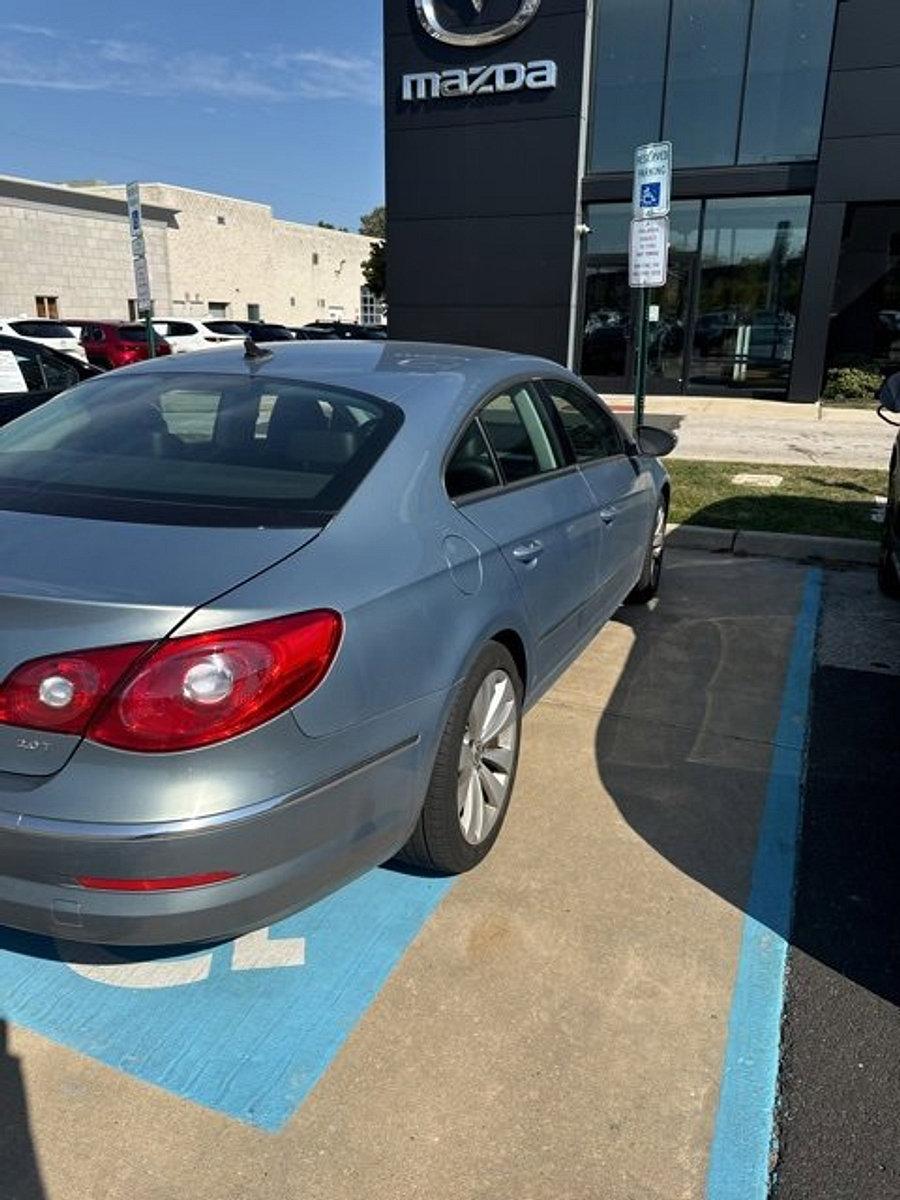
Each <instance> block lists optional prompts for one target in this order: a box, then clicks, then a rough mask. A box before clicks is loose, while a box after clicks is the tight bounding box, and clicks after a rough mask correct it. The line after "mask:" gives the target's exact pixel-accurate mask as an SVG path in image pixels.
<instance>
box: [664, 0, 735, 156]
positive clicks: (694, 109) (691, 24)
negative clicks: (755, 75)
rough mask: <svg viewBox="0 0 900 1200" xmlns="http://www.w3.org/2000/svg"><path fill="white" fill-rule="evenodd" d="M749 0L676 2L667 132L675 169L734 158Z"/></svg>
mask: <svg viewBox="0 0 900 1200" xmlns="http://www.w3.org/2000/svg"><path fill="white" fill-rule="evenodd" d="M749 20H750V0H672V32H671V42H670V49H669V74H668V82H667V85H666V104H665V119H664V122H663V130H664V136H665V137H666V138H668V139H669V140H670V141H671V142H673V143H674V147H675V164H676V166H677V167H715V166H724V165H728V164H731V163H733V162H734V160H735V155H736V153H737V144H738V122H739V120H740V111H741V89H742V86H743V80H744V67H745V63H746V56H747V31H748V27H749Z"/></svg>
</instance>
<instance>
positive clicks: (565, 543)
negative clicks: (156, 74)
mask: <svg viewBox="0 0 900 1200" xmlns="http://www.w3.org/2000/svg"><path fill="white" fill-rule="evenodd" d="M639 442H640V444H636V443H634V442H632V441H631V440H630V439H629V438H628V437H627V436H626V435H625V434H624V432H623V430H622V429H621V427H620V426H619V424H618V423H617V422H616V420H615V419H614V418H613V417H612V416H611V414H610V413H609V412H608V410H607V409H606V408H605V407H604V406H603V404H602V403H600V402H599V401H598V399H597V397H596V396H595V395H594V394H593V393H592V392H591V391H589V390H588V389H587V388H586V387H585V386H584V385H583V384H582V383H581V382H580V381H579V380H578V379H577V378H576V377H575V376H574V375H571V374H570V373H569V372H567V371H565V370H563V369H562V368H560V367H559V366H556V365H554V364H553V363H551V362H546V361H544V360H542V359H537V358H528V357H523V356H517V355H512V354H503V353H498V352H492V351H485V350H474V349H468V348H462V347H448V346H429V345H418V344H412V343H410V344H404V343H397V342H388V343H381V344H379V343H373V342H343V343H334V342H317V343H305V344H302V345H300V344H293V345H292V344H289V343H284V344H281V343H279V344H278V345H276V346H272V347H271V348H269V349H260V348H259V347H253V346H248V347H247V348H246V350H245V348H244V347H243V346H236V347H233V348H232V347H229V348H223V349H221V350H220V349H214V350H210V351H205V352H203V353H201V354H196V355H185V356H181V357H178V358H172V359H162V360H158V361H156V362H152V363H142V364H140V365H139V366H135V367H133V368H128V369H125V370H122V371H116V372H115V373H114V374H109V375H106V376H103V377H100V378H97V379H95V380H91V381H89V382H86V383H83V384H81V385H80V386H77V387H75V388H73V389H71V390H70V391H68V392H65V393H63V394H62V395H61V396H59V397H58V398H57V399H55V400H53V401H51V402H50V403H48V404H47V405H45V406H43V407H41V408H39V409H37V410H36V411H34V412H32V413H29V414H27V415H26V416H24V417H21V418H20V419H18V420H16V421H14V422H12V423H11V424H9V425H7V426H6V427H4V428H3V429H2V430H0V545H2V551H3V552H2V560H0V681H2V682H0V923H2V924H7V925H10V926H14V927H17V928H19V929H24V930H30V931H34V932H38V933H42V934H50V935H52V936H54V937H58V938H69V939H75V940H79V941H89V942H99V943H113V944H115V943H121V944H136V945H150V944H167V943H179V942H188V941H203V940H211V939H214V938H219V937H225V936H230V935H234V934H238V933H242V932H245V931H247V930H249V929H252V928H254V927H257V926H260V925H263V924H266V923H269V922H271V921H273V920H275V919H277V918H278V917H279V916H282V915H284V914H286V913H288V912H290V911H292V910H294V909H297V908H299V907H300V906H302V905H304V904H308V903H310V902H311V901H313V900H314V899H316V898H317V897H319V896H321V895H323V894H324V893H326V892H328V891H330V890H331V889H333V888H335V887H336V886H338V885H339V884H341V883H343V882H345V881H347V880H349V879H350V878H352V877H353V876H355V875H358V874H360V873H361V872H363V871H364V870H366V869H367V868H370V867H372V866H374V865H376V864H378V863H382V862H384V861H385V860H387V859H389V858H390V857H391V856H393V855H397V854H398V853H399V855H400V856H401V858H402V859H404V860H405V861H406V862H407V863H410V864H415V865H417V866H419V867H422V868H426V869H431V870H436V871H440V872H460V871H465V870H468V869H469V868H470V867H473V866H474V865H475V864H476V863H478V862H479V861H480V860H481V859H482V858H484V856H485V855H486V854H487V852H488V851H489V849H490V847H491V846H492V844H493V842H494V841H495V839H496V837H497V835H498V833H499V831H500V827H501V825H502V823H503V819H504V816H505V813H506V810H507V807H508V804H509V799H510V793H511V792H512V789H513V784H514V780H515V775H516V762H517V758H518V751H519V740H520V731H521V722H522V712H523V709H525V708H526V707H527V706H528V705H529V704H531V703H533V702H534V701H535V700H536V699H537V698H538V697H539V696H540V695H541V693H542V692H544V691H545V690H546V688H547V687H548V686H549V685H550V684H551V683H552V682H553V680H554V679H555V678H556V677H557V676H558V675H559V674H560V673H561V671H562V670H563V669H564V668H565V667H566V665H567V664H568V663H569V662H571V661H572V659H573V658H574V657H575V656H576V655H577V654H578V652H579V650H580V649H581V648H582V647H583V646H584V645H585V644H586V642H588V641H589V640H590V638H592V637H593V635H594V634H595V633H596V631H597V630H598V628H599V627H600V626H601V625H602V624H603V622H604V621H606V620H607V618H608V617H609V616H610V614H611V613H612V612H613V611H614V610H615V609H616V608H617V606H618V605H620V604H621V603H622V601H623V600H625V599H626V597H629V596H630V597H632V598H634V599H638V600H646V599H648V598H649V597H650V596H652V595H653V593H654V592H655V590H656V588H657V585H658V582H659V573H660V568H661V564H662V552H663V537H664V531H665V525H666V512H667V506H668V500H669V483H668V479H667V476H666V474H665V472H664V471H663V469H662V468H661V466H660V465H659V463H658V461H657V457H658V455H660V454H662V453H666V452H668V450H670V449H671V448H672V446H673V445H674V438H673V436H672V435H670V434H667V433H665V432H664V431H661V430H654V429H652V428H650V427H646V428H644V429H642V430H641V431H639Z"/></svg>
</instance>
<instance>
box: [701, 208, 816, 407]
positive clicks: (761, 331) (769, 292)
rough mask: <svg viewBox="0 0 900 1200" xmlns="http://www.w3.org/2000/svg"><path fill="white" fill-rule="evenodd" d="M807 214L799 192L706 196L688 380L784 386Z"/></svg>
mask: <svg viewBox="0 0 900 1200" xmlns="http://www.w3.org/2000/svg"><path fill="white" fill-rule="evenodd" d="M808 216H809V199H808V197H805V196H803V197H801V196H798V197H786V198H784V199H780V198H770V197H760V198H757V199H746V200H710V201H709V202H708V203H707V206H706V218H705V223H704V231H703V248H702V262H701V273H700V288H699V300H698V309H697V317H696V321H695V323H694V329H693V346H692V355H691V375H690V378H691V382H692V383H697V384H703V385H706V386H718V387H732V388H733V387H738V388H765V389H777V390H781V391H783V390H784V389H785V388H786V387H787V382H788V375H789V373H790V365H791V360H792V358H793V353H794V327H795V324H796V317H797V309H798V303H799V298H800V284H801V277H802V270H803V252H804V249H805V246H806V226H807V221H808Z"/></svg>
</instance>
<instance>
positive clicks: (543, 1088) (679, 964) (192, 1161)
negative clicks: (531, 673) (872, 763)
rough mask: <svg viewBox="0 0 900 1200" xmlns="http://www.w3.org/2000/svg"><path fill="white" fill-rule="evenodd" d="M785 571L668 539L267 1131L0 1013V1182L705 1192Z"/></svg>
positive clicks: (568, 1196)
mask: <svg viewBox="0 0 900 1200" xmlns="http://www.w3.org/2000/svg"><path fill="white" fill-rule="evenodd" d="M806 576H807V572H806V571H805V569H803V568H801V567H798V566H796V565H795V564H792V563H785V562H777V561H774V560H754V559H739V558H734V557H730V556H723V557H717V556H711V555H709V554H703V553H699V554H694V553H688V552H678V551H675V552H672V553H671V554H670V555H669V556H668V558H667V569H666V574H665V577H664V581H663V588H662V592H661V595H660V598H659V601H658V602H657V603H655V604H654V606H653V607H651V608H649V609H646V610H635V609H623V610H621V611H620V613H619V614H618V615H617V617H616V619H615V620H614V621H613V622H611V623H610V625H609V626H608V627H607V628H606V629H605V630H604V632H603V633H602V634H601V636H600V637H599V638H598V639H597V640H596V641H595V642H594V643H593V644H592V645H591V647H589V649H588V650H587V651H586V652H585V653H584V654H583V655H582V657H581V658H580V659H579V660H578V661H577V662H576V663H575V664H574V665H573V667H572V668H571V669H570V670H569V671H568V672H567V674H566V675H565V676H564V677H563V678H562V679H561V680H560V681H559V683H558V684H557V685H556V687H555V688H554V689H553V690H552V691H551V692H550V693H549V695H548V696H547V697H546V698H545V699H544V700H543V701H542V702H541V703H540V704H539V705H538V706H537V708H536V709H535V710H534V711H533V712H532V713H531V714H530V715H529V717H528V718H527V720H526V724H525V738H524V745H523V755H522V761H521V766H520V775H519V781H518V785H517V789H516V794H515V797H514V799H513V803H512V807H511V810H510V814H509V820H508V822H507V824H506V827H505V828H504V830H503V835H502V837H501V838H500V840H499V842H498V844H497V847H496V849H495V851H494V852H493V854H492V855H491V857H490V859H489V860H488V861H487V862H486V863H485V864H484V865H483V867H481V868H480V869H479V870H477V871H475V872H473V873H472V874H471V875H468V876H466V877H464V878H462V879H461V880H460V881H459V882H458V883H457V884H456V885H455V886H454V887H453V888H452V890H451V891H450V892H449V894H448V896H447V897H446V898H445V899H444V900H443V902H442V904H441V905H440V907H439V908H438V909H437V911H436V913H435V914H434V915H433V917H432V918H431V920H430V921H429V922H428V924H427V925H426V926H425V927H424V928H423V929H422V931H421V933H420V934H419V936H418V938H417V939H416V941H415V942H414V943H413V944H412V946H411V947H410V949H409V951H408V953H407V954H406V956H405V958H404V959H403V960H402V962H401V963H400V964H399V966H398V967H397V969H396V970H395V971H394V974H393V975H392V976H391V978H390V979H389V981H388V983H387V985H386V986H385V987H384V989H383V990H382V992H381V993H380V995H379V996H378V998H377V999H376V1000H375V1002H374V1003H373V1004H372V1006H371V1008H370V1009H369V1010H368V1012H367V1013H366V1015H365V1017H364V1018H363V1019H362V1021H361V1023H360V1024H359V1025H358V1026H357V1028H356V1029H355V1031H354V1032H353V1033H352V1034H351V1035H350V1037H349V1038H348V1039H347V1041H346V1042H345V1044H344V1046H343V1049H342V1050H341V1051H340V1053H339V1054H338V1056H337V1058H336V1059H335V1060H334V1062H333V1063H332V1065H331V1067H330V1069H329V1070H328V1072H327V1073H326V1075H325V1076H324V1077H323V1078H322V1079H321V1081H320V1082H319V1084H318V1086H317V1087H316V1089H315V1091H314V1092H313V1093H312V1095H311V1096H310V1097H309V1099H308V1100H307V1102H306V1103H305V1104H304V1105H303V1107H302V1108H300V1110H299V1111H297V1112H296V1114H295V1115H294V1117H293V1119H291V1120H290V1121H289V1122H288V1124H287V1125H286V1126H285V1127H284V1128H283V1129H282V1130H281V1131H280V1132H279V1133H277V1134H271V1133H266V1132H264V1131H262V1130H260V1129H257V1128H253V1127H251V1126H248V1125H243V1124H240V1123H238V1122H235V1121H233V1120H230V1119H229V1118H228V1117H226V1116H224V1115H222V1114H221V1113H216V1112H212V1111H209V1110H207V1109H203V1108H200V1107H198V1106H196V1105H194V1104H192V1103H190V1102H188V1101H186V1100H183V1099H179V1098H178V1097H177V1096H174V1095H172V1094H170V1093H168V1092H166V1091H164V1090H163V1089H162V1088H161V1087H156V1086H151V1085H149V1084H147V1083H143V1082H140V1081H139V1080H137V1079H135V1078H133V1077H131V1076H130V1075H126V1074H121V1073H118V1072H116V1071H114V1070H112V1069H111V1068H109V1067H106V1066H103V1065H101V1064H100V1063H98V1062H96V1061H94V1060H93V1059H92V1058H89V1057H85V1056H83V1055H81V1054H78V1053H75V1052H74V1051H72V1050H70V1049H67V1048H64V1047H62V1046H59V1045H54V1044H53V1043H51V1042H50V1041H48V1040H46V1039H44V1038H42V1037H40V1036H39V1035H37V1034H35V1033H33V1032H31V1031H30V1030H27V1029H24V1028H22V1027H21V1026H15V1027H11V1028H10V1031H9V1050H8V1052H9V1055H10V1064H11V1067H10V1071H11V1070H12V1065H14V1067H15V1072H16V1078H17V1084H16V1088H15V1089H13V1088H10V1089H9V1090H8V1091H7V1092H6V1093H4V1095H3V1096H2V1097H0V1105H2V1107H0V1129H2V1130H3V1131H4V1138H3V1139H0V1195H3V1197H4V1200H6V1198H7V1196H9V1195H10V1193H9V1192H8V1191H6V1192H5V1191H4V1190H3V1187H4V1185H5V1184H6V1183H8V1182H9V1181H16V1182H17V1181H20V1180H21V1181H30V1182H25V1184H24V1187H25V1188H27V1190H20V1191H19V1192H18V1194H17V1192H16V1190H15V1189H13V1191H12V1196H18V1198H20V1200H38V1198H39V1197H40V1198H41V1200H126V1198H127V1200H160V1198H162V1197H181V1196H185V1195H190V1196H191V1197H193V1198H194V1200H358V1198H359V1197H366V1198H367V1200H420V1198H421V1197H425V1196H435V1197H439V1198H440V1200H510V1198H512V1197H515V1198H516V1200H560V1198H564V1200H636V1198H640V1200H701V1197H702V1196H703V1195H704V1180H705V1175H706V1167H707V1160H708V1151H709V1145H710V1140H711V1136H712V1132H713V1126H714V1121H715V1113H716V1105H717V1097H718V1091H719V1083H720V1077H721V1070H722V1059H723V1051H724V1046H725V1039H726V1028H727V1024H728V1018H729V1011H730V1004H731V995H732V984H733V978H734V974H735V967H736V961H737V954H738V949H739V945H740V938H741V927H742V919H743V911H742V910H743V906H744V905H745V904H746V902H747V896H748V892H749V883H750V878H751V870H752V864H753V859H754V854H755V848H756V841H757V830H758V822H759V816H760V813H761V810H762V806H763V804H764V800H765V796H766V792H767V788H768V784H769V771H770V764H771V758H772V749H773V739H774V736H775V731H776V728H777V724H778V718H779V711H780V706H781V699H782V689H783V686H784V679H785V672H786V664H787V661H788V656H789V653H790V647H791V642H792V637H793V632H794V627H795V618H796V615H797V612H798V608H799V603H800V597H801V593H802V590H803V587H804V582H805V580H806ZM759 919H764V918H763V917H762V916H760V918H759ZM365 939H366V931H365V930H363V931H362V932H361V935H360V940H361V943H362V948H361V952H360V964H359V969H360V970H361V971H364V970H365V969H366V961H365V953H364V951H365ZM330 952H331V953H333V952H334V947H332V948H331V951H329V946H328V944H327V943H324V944H322V943H315V942H314V941H313V942H312V943H311V945H310V951H309V959H308V962H307V965H306V966H305V967H304V968H303V969H304V970H307V971H315V970H316V969H317V968H316V962H317V961H321V960H322V959H323V958H325V957H327V956H328V955H329V953H330ZM60 969H61V970H63V971H64V970H65V968H64V966H62V965H61V966H60ZM97 986H98V987H101V986H102V985H99V984H98V985H97ZM211 986H213V985H211ZM48 1002H49V1001H48ZM0 1015H2V1009H0ZM245 1019H249V1018H245ZM297 1026H298V1032H297V1034H296V1036H297V1037H300V1036H301V1034H300V1032H299V1031H300V1029H302V1027H303V1022H302V1014H298V1023H297ZM232 1032H233V1031H232V1030H230V1029H228V1028H222V1029H220V1030H219V1031H218V1036H219V1037H221V1039H223V1041H227V1040H228V1039H229V1038H230V1037H231V1036H232ZM134 1040H135V1054H140V1052H141V1050H142V1047H141V1045H140V1030H137V1029H136V1030H135V1032H134ZM15 1096H18V1098H19V1099H18V1101H15V1100H14V1099H13V1097H15ZM16 1103H18V1104H19V1105H20V1106H21V1109H22V1111H21V1112H18V1113H17V1112H16V1111H14V1108H13V1107H11V1105H15V1104H16ZM29 1162H30V1163H31V1166H29Z"/></svg>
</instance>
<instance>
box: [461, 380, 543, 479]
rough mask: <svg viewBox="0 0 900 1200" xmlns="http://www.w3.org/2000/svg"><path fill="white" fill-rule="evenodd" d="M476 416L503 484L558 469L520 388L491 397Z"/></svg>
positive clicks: (527, 393)
mask: <svg viewBox="0 0 900 1200" xmlns="http://www.w3.org/2000/svg"><path fill="white" fill-rule="evenodd" d="M479 415H480V419H481V425H482V428H483V429H484V432H485V434H486V435H487V439H488V441H489V442H490V444H491V449H492V450H493V451H494V454H495V456H496V458H497V462H498V463H499V464H500V470H501V471H502V472H503V479H504V481H505V482H506V483H517V482H518V481H519V480H521V479H529V478H531V477H532V476H534V475H541V474H543V473H544V472H545V471H555V470H556V469H557V468H558V467H559V466H560V462H559V460H558V458H557V456H556V454H555V452H554V450H553V447H552V445H551V443H550V438H549V436H548V433H547V430H546V428H545V426H544V423H543V421H542V419H541V416H540V413H539V412H538V409H537V406H536V404H535V402H534V400H533V399H532V396H531V393H530V391H529V390H528V388H527V387H525V386H524V385H523V386H521V387H518V388H513V389H511V390H510V391H509V392H505V393H503V394H502V395H500V396H495V397H494V399H493V400H491V401H489V402H488V403H487V404H486V405H485V406H484V408H483V409H482V410H481V413H480V414H479Z"/></svg>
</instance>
